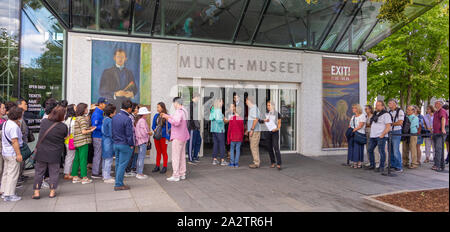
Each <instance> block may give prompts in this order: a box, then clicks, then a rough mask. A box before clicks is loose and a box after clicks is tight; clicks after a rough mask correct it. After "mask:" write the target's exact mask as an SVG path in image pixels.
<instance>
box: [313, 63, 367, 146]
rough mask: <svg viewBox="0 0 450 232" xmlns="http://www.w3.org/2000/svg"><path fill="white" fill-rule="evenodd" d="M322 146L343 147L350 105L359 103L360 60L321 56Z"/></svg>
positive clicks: (345, 142) (349, 115)
mask: <svg viewBox="0 0 450 232" xmlns="http://www.w3.org/2000/svg"><path fill="white" fill-rule="evenodd" d="M322 89H323V94H322V96H323V99H322V103H323V115H322V117H323V124H322V125H323V132H322V136H323V138H322V148H325V149H328V148H345V147H347V145H348V144H347V140H346V138H345V131H346V130H347V128H348V125H349V122H350V118H351V116H352V105H353V104H359V61H358V60H355V59H341V58H329V57H323V58H322Z"/></svg>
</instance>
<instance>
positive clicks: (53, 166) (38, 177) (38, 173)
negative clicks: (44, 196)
mask: <svg viewBox="0 0 450 232" xmlns="http://www.w3.org/2000/svg"><path fill="white" fill-rule="evenodd" d="M60 165H61V164H60V163H46V162H40V161H36V162H35V163H34V185H33V189H34V190H38V189H41V185H42V181H43V180H44V176H45V173H46V171H48V174H49V176H50V178H49V180H48V185H49V186H50V189H56V188H57V187H58V179H59V167H60Z"/></svg>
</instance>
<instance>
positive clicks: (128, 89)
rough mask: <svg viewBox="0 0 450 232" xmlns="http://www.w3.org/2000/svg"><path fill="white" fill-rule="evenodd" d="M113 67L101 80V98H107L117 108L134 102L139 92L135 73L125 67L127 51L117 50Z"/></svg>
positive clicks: (105, 71) (104, 73) (104, 72)
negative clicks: (124, 103)
mask: <svg viewBox="0 0 450 232" xmlns="http://www.w3.org/2000/svg"><path fill="white" fill-rule="evenodd" d="M113 59H114V61H115V64H114V66H113V67H111V68H108V69H105V70H104V71H103V74H102V77H101V79H100V88H99V93H100V96H102V97H105V98H106V99H107V100H108V101H109V102H111V103H113V104H114V105H116V106H120V104H121V103H122V102H123V101H125V100H133V98H134V97H135V96H136V94H137V92H138V88H137V86H136V83H135V80H134V77H133V73H132V72H131V70H129V69H127V68H126V67H125V62H126V61H127V54H126V52H125V50H122V49H117V50H116V51H115V52H114V57H113Z"/></svg>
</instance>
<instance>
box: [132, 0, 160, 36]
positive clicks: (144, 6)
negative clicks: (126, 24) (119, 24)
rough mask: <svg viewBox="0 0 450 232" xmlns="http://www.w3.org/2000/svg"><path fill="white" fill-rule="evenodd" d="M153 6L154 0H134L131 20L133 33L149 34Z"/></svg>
mask: <svg viewBox="0 0 450 232" xmlns="http://www.w3.org/2000/svg"><path fill="white" fill-rule="evenodd" d="M155 6H156V0H136V3H135V5H134V18H133V32H134V33H137V34H140V33H144V34H147V35H149V34H150V30H151V26H152V20H153V16H154V13H155Z"/></svg>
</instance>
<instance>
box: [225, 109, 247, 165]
mask: <svg viewBox="0 0 450 232" xmlns="http://www.w3.org/2000/svg"><path fill="white" fill-rule="evenodd" d="M231 109H232V111H231V112H232V114H231V115H230V118H228V119H227V120H226V121H227V122H228V134H227V142H228V144H230V164H228V166H230V167H235V168H237V167H239V156H240V155H241V144H242V140H243V138H244V119H243V118H242V117H241V116H240V114H241V112H242V110H241V108H236V105H235V104H234V103H233V104H231ZM235 150H236V153H235Z"/></svg>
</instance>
